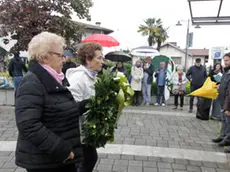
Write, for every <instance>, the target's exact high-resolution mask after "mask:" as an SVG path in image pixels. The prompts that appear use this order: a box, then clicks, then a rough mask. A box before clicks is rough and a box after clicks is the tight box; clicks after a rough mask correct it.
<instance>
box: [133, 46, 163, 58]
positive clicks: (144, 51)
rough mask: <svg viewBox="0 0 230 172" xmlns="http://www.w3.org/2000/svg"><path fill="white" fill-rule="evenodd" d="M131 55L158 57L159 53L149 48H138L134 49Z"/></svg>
mask: <svg viewBox="0 0 230 172" xmlns="http://www.w3.org/2000/svg"><path fill="white" fill-rule="evenodd" d="M131 54H132V55H133V56H156V55H159V51H157V50H156V49H155V48H153V47H151V46H140V47H137V48H134V49H133V50H132V51H131Z"/></svg>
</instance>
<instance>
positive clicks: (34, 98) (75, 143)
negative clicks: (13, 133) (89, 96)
mask: <svg viewBox="0 0 230 172" xmlns="http://www.w3.org/2000/svg"><path fill="white" fill-rule="evenodd" d="M63 83H65V84H67V83H68V82H67V80H65V82H63ZM15 100H16V102H15V115H16V124H17V127H18V130H19V135H18V142H17V148H16V164H17V165H18V166H20V167H23V168H26V169H43V168H57V167H60V166H65V165H66V164H69V163H75V162H76V161H82V148H81V143H80V131H79V121H78V118H79V115H80V114H79V108H80V105H81V103H76V102H75V100H74V98H73V96H72V94H71V93H70V92H69V90H68V89H67V88H66V87H65V86H61V85H60V84H59V83H58V82H57V81H56V80H55V79H54V78H53V77H52V76H51V75H50V74H49V73H48V72H47V71H46V70H45V69H44V68H43V67H41V65H39V64H38V63H37V62H33V63H32V64H31V65H30V69H29V72H28V73H27V74H26V75H25V77H24V78H23V80H22V81H21V83H20V84H19V87H18V89H17V91H16V98H15ZM71 151H73V152H74V154H75V160H68V161H66V162H65V163H64V161H65V160H66V159H67V157H68V156H69V154H70V152H71Z"/></svg>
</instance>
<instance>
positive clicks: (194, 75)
mask: <svg viewBox="0 0 230 172" xmlns="http://www.w3.org/2000/svg"><path fill="white" fill-rule="evenodd" d="M186 77H187V79H188V80H189V81H190V82H191V87H190V90H191V92H193V91H195V90H197V89H199V88H201V87H202V85H203V84H204V82H205V80H206V78H207V72H206V68H205V67H204V66H203V65H202V64H201V59H200V58H197V59H196V63H195V65H194V66H191V67H190V68H189V70H188V71H187V73H186ZM193 102H194V97H193V96H191V97H190V102H189V105H190V106H189V113H192V111H193Z"/></svg>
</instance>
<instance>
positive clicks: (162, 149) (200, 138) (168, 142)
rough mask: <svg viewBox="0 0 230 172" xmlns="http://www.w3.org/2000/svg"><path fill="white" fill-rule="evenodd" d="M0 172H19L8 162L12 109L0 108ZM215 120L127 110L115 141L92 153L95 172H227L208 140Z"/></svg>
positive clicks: (166, 109)
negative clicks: (95, 157) (95, 154)
mask: <svg viewBox="0 0 230 172" xmlns="http://www.w3.org/2000/svg"><path fill="white" fill-rule="evenodd" d="M0 110H1V112H0V134H1V135H0V172H25V170H23V169H21V168H17V167H16V165H15V164H14V150H15V144H16V138H17V129H16V126H15V120H14V119H15V118H14V109H13V108H12V107H0ZM217 130H218V122H215V121H200V120H198V119H196V118H195V113H193V114H189V113H187V109H185V110H184V111H180V110H177V111H175V110H172V107H170V106H169V107H168V106H166V107H153V106H148V107H127V108H125V109H124V111H123V115H122V116H121V119H120V120H119V127H118V129H117V130H116V133H115V142H114V143H111V144H107V146H106V148H105V149H104V148H100V149H98V152H99V157H100V158H99V161H98V163H97V166H96V168H95V172H96V171H97V172H111V171H112V172H230V166H229V165H228V162H230V159H228V156H227V155H226V154H224V153H223V148H219V147H217V146H216V145H215V144H213V143H212V142H211V139H212V138H215V137H216V136H217Z"/></svg>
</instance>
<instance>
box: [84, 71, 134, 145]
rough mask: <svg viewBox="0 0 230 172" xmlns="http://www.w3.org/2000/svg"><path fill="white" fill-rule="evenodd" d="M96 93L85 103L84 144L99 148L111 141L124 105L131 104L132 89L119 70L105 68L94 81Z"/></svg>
mask: <svg viewBox="0 0 230 172" xmlns="http://www.w3.org/2000/svg"><path fill="white" fill-rule="evenodd" d="M95 92H96V93H95V96H93V97H91V98H90V100H89V102H88V103H87V104H86V109H87V111H86V113H84V118H85V119H84V123H83V125H82V132H83V135H84V139H83V143H84V144H87V145H90V146H93V147H96V148H99V147H104V146H105V144H106V143H107V142H113V141H114V130H115V129H116V128H117V121H118V119H119V117H120V114H121V111H122V109H123V108H124V106H128V105H129V104H131V103H132V97H133V94H134V91H133V90H132V89H131V87H130V85H129V83H128V80H127V78H126V77H125V76H124V75H123V74H122V73H112V72H110V71H109V70H104V71H103V73H102V74H101V75H99V76H98V79H97V82H96V83H95Z"/></svg>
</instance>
